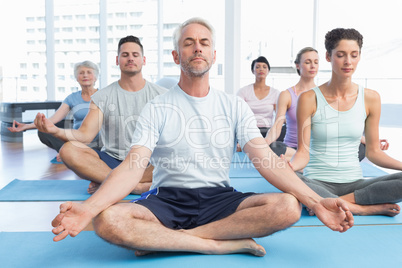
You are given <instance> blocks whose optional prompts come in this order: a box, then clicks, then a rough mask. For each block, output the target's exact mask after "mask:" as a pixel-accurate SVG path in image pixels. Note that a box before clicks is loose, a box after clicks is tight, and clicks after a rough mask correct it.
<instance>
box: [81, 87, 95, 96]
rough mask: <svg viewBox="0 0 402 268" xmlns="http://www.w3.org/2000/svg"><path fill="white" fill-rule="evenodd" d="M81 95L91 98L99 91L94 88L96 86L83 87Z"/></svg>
mask: <svg viewBox="0 0 402 268" xmlns="http://www.w3.org/2000/svg"><path fill="white" fill-rule="evenodd" d="M81 91H82V92H81V95H89V96H91V95H92V94H93V93H94V92H95V91H97V89H96V88H94V85H90V86H81Z"/></svg>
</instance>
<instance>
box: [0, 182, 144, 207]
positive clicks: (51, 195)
mask: <svg viewBox="0 0 402 268" xmlns="http://www.w3.org/2000/svg"><path fill="white" fill-rule="evenodd" d="M88 185H89V182H88V181H85V180H18V179H14V180H13V181H11V182H10V183H9V184H7V185H6V186H5V187H4V188H3V189H1V190H0V201H8V202H9V201H82V200H86V199H88V198H89V197H90V196H91V195H90V194H88V193H87V189H88ZM138 197H139V195H128V196H127V197H126V198H124V200H131V199H135V198H138Z"/></svg>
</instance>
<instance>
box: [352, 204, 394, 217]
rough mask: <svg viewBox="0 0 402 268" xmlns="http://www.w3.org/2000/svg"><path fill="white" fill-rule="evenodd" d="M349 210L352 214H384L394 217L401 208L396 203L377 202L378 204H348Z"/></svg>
mask: <svg viewBox="0 0 402 268" xmlns="http://www.w3.org/2000/svg"><path fill="white" fill-rule="evenodd" d="M348 206H349V208H350V211H351V212H352V213H353V214H354V215H361V216H366V215H385V216H390V217H394V216H396V215H398V214H399V212H400V211H401V208H400V206H399V205H398V204H378V205H366V206H364V205H357V204H353V203H352V204H348Z"/></svg>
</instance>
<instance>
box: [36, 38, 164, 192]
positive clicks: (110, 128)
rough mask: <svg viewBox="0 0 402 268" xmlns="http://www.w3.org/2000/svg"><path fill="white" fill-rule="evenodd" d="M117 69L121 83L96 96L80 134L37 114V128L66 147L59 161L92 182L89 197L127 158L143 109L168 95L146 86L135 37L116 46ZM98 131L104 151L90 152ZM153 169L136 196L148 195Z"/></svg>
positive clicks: (142, 56) (144, 61)
mask: <svg viewBox="0 0 402 268" xmlns="http://www.w3.org/2000/svg"><path fill="white" fill-rule="evenodd" d="M117 54H118V55H117V56H116V65H118V66H119V67H120V70H121V77H120V80H118V81H116V82H114V83H112V84H110V85H109V86H107V87H106V88H104V89H102V90H100V91H98V92H97V93H95V94H94V95H93V96H92V100H91V104H90V108H89V112H88V115H87V116H86V117H85V119H84V121H83V123H82V125H81V127H80V128H79V129H77V130H74V129H62V128H58V127H56V126H55V125H54V124H53V123H52V122H51V121H49V120H48V119H47V118H46V117H45V116H44V115H43V114H41V113H38V115H37V116H36V119H35V125H36V126H37V128H38V130H39V131H42V132H46V133H50V134H52V135H54V136H55V137H57V138H59V139H62V140H64V141H66V143H65V144H64V145H63V147H62V148H61V150H60V156H61V158H62V160H63V162H64V163H65V164H66V166H67V167H68V168H70V169H71V170H72V171H74V172H75V173H76V174H77V175H78V176H79V177H81V178H82V179H86V180H90V181H91V183H90V185H89V188H88V192H89V193H94V192H95V191H96V190H97V189H98V187H99V185H100V184H101V183H102V182H103V180H104V179H105V178H106V176H107V175H108V174H109V172H110V171H111V170H112V169H113V168H115V167H116V166H118V165H119V164H120V163H121V161H122V160H124V158H125V157H126V155H127V153H128V151H129V149H130V144H131V137H132V136H133V133H134V130H135V126H136V122H137V118H138V116H139V115H140V113H141V110H142V108H143V107H144V106H145V104H146V103H147V102H148V101H150V100H152V99H153V98H154V97H156V96H158V95H160V94H163V93H165V92H166V91H167V90H166V89H164V88H162V87H160V86H158V85H156V84H154V83H151V82H148V81H146V80H145V79H144V78H143V76H142V66H144V65H145V63H146V58H145V56H144V50H143V46H142V44H141V42H140V40H139V39H138V38H137V37H135V36H127V37H124V38H122V39H121V40H120V42H119V45H118V53H117ZM99 131H100V140H101V142H102V144H103V147H102V149H101V150H100V151H98V150H93V149H91V148H89V147H88V146H87V144H88V143H90V142H91V141H92V140H93V139H94V137H95V136H96V135H97V134H98V132H99ZM152 169H153V167H152V166H149V167H148V168H147V171H146V172H145V173H144V176H143V180H142V183H140V184H139V185H138V186H137V187H136V189H134V191H133V193H137V194H138V193H142V192H145V191H148V190H149V186H150V185H151V181H152Z"/></svg>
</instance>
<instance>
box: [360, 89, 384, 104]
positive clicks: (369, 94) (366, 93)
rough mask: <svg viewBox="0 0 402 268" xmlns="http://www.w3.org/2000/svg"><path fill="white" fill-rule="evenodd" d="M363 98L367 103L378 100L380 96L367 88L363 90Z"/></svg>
mask: <svg viewBox="0 0 402 268" xmlns="http://www.w3.org/2000/svg"><path fill="white" fill-rule="evenodd" d="M364 98H365V100H367V101H375V100H380V98H381V97H380V94H379V93H378V92H377V91H375V90H373V89H369V88H365V89H364Z"/></svg>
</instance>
